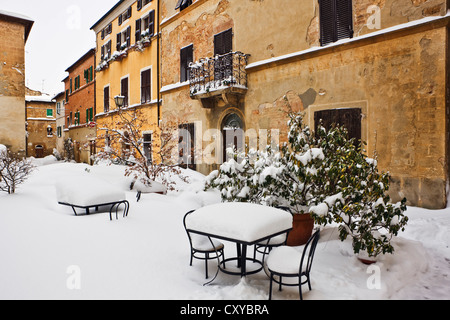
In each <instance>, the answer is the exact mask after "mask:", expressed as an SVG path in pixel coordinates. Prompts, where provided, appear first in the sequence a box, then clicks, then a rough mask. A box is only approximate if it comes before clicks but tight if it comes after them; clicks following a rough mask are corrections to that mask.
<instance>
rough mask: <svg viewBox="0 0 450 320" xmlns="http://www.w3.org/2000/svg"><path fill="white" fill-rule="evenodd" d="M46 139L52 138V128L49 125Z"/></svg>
mask: <svg viewBox="0 0 450 320" xmlns="http://www.w3.org/2000/svg"><path fill="white" fill-rule="evenodd" d="M47 137H49V138H51V137H53V128H52V127H51V126H50V125H49V126H48V127H47Z"/></svg>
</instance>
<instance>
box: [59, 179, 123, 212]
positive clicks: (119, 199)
mask: <svg viewBox="0 0 450 320" xmlns="http://www.w3.org/2000/svg"><path fill="white" fill-rule="evenodd" d="M56 194H57V198H58V203H59V204H60V205H65V206H69V207H72V210H73V212H74V213H75V215H77V211H76V210H75V208H78V209H83V210H85V212H86V214H87V215H89V213H90V209H91V208H95V209H96V210H98V208H99V207H104V206H107V207H110V210H109V218H110V220H112V213H113V211H114V210H116V218H117V217H118V210H119V207H120V206H122V205H123V206H124V214H123V215H124V217H126V216H128V211H129V208H130V204H129V202H128V201H127V200H126V194H125V191H123V190H122V189H121V188H120V187H118V186H115V185H112V184H110V183H108V182H106V181H104V180H102V179H98V178H94V177H91V176H90V175H88V174H81V175H80V176H71V177H64V179H62V180H60V181H59V182H57V184H56Z"/></svg>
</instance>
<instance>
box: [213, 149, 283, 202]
mask: <svg viewBox="0 0 450 320" xmlns="http://www.w3.org/2000/svg"><path fill="white" fill-rule="evenodd" d="M227 152H228V154H230V155H232V157H230V160H228V161H227V162H225V163H223V164H222V165H221V166H220V169H219V170H216V171H213V172H212V173H211V174H210V175H209V176H208V177H207V178H206V187H205V188H206V189H214V188H217V189H219V190H220V192H221V195H222V200H223V201H228V202H250V203H258V204H263V205H269V206H273V205H279V204H280V199H279V198H278V197H277V195H276V194H275V190H273V188H274V187H275V186H276V183H274V180H276V179H278V176H279V174H280V173H281V172H282V171H283V170H284V165H283V163H282V161H281V160H282V158H281V154H280V153H279V152H274V151H272V149H271V148H270V147H268V148H267V149H266V150H265V151H256V150H253V149H251V150H249V152H248V153H245V152H236V150H232V149H228V150H227ZM238 159H239V160H241V161H240V162H238Z"/></svg>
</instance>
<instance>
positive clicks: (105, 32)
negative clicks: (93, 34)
mask: <svg viewBox="0 0 450 320" xmlns="http://www.w3.org/2000/svg"><path fill="white" fill-rule="evenodd" d="M111 32H112V24H111V23H110V24H108V25H107V26H106V28H104V29H103V30H102V31H101V38H102V40H103V39H105V37H106V36H107V35H108V34H111Z"/></svg>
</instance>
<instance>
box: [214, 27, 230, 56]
mask: <svg viewBox="0 0 450 320" xmlns="http://www.w3.org/2000/svg"><path fill="white" fill-rule="evenodd" d="M232 51H233V30H232V29H229V30H227V31H224V32H222V33H219V34H216V35H215V36H214V55H223V54H226V53H229V52H232Z"/></svg>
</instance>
